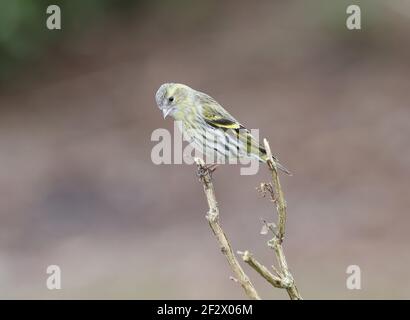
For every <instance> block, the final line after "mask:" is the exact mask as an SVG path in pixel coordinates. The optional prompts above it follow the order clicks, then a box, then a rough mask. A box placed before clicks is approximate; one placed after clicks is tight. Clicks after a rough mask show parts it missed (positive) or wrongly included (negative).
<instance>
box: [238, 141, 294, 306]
mask: <svg viewBox="0 0 410 320" xmlns="http://www.w3.org/2000/svg"><path fill="white" fill-rule="evenodd" d="M263 142H264V145H265V149H266V153H267V156H268V160H267V164H268V167H269V170H270V171H271V174H272V181H273V185H274V188H273V186H272V184H270V183H262V184H261V186H260V188H259V190H260V192H261V193H262V195H263V196H266V194H267V193H269V194H270V197H271V201H272V202H273V203H275V204H276V210H277V212H278V221H277V223H276V225H277V227H273V226H274V224H273V223H267V222H266V221H263V223H264V224H265V228H266V230H270V231H271V232H272V234H273V238H272V239H271V240H269V241H268V246H269V247H270V248H272V249H273V250H274V252H275V256H276V260H277V262H278V265H279V270H277V269H276V268H275V267H274V266H272V268H273V270H274V272H275V273H276V274H277V276H274V275H273V274H271V273H270V272H269V271H268V269H267V268H266V267H265V266H263V265H262V264H260V263H259V262H258V261H256V260H255V259H254V258H253V257H252V255H251V254H250V253H249V252H248V251H245V253H243V254H242V259H243V260H244V261H245V262H246V263H247V264H248V265H249V266H250V267H252V268H253V269H254V270H255V271H256V272H258V273H259V274H260V275H261V276H262V277H264V278H265V279H266V280H267V281H268V282H269V283H270V284H272V285H273V286H274V287H277V288H285V289H286V291H287V292H288V295H289V297H290V298H291V299H292V300H301V299H302V296H301V295H300V293H299V291H298V289H297V287H296V284H295V280H294V278H293V276H292V274H291V272H290V270H289V267H288V264H287V261H286V257H285V253H284V251H283V246H282V243H283V240H284V237H285V226H286V201H285V197H284V195H283V191H282V188H281V185H280V181H279V175H278V170H277V166H276V162H275V160H274V159H275V158H274V157H273V156H272V152H271V150H270V146H269V142H268V141H267V140H266V139H264V141H263Z"/></svg>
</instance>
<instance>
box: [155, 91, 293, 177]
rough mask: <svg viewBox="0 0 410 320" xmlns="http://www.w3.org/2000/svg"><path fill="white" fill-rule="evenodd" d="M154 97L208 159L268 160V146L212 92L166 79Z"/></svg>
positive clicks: (222, 160) (219, 161)
mask: <svg viewBox="0 0 410 320" xmlns="http://www.w3.org/2000/svg"><path fill="white" fill-rule="evenodd" d="M155 100H156V102H157V105H158V108H159V109H160V110H162V113H163V115H164V119H165V118H166V117H167V116H168V115H169V116H172V117H173V118H174V119H175V120H176V121H177V122H178V124H179V126H180V129H181V131H182V132H183V134H184V136H185V138H187V139H188V141H190V143H191V144H192V146H193V147H194V148H195V149H197V150H199V151H200V152H201V153H202V154H204V155H206V156H207V160H209V159H212V161H213V162H214V163H221V162H222V163H225V161H231V160H232V159H240V158H248V159H257V160H259V161H261V162H265V163H266V160H267V155H266V150H265V148H264V147H263V146H262V145H260V144H259V143H258V141H257V140H256V139H255V138H254V137H253V136H252V135H251V133H250V132H249V130H248V129H246V128H245V127H244V126H243V125H241V124H240V123H239V122H238V121H237V120H236V119H235V118H234V117H232V116H231V115H230V114H229V113H228V112H227V111H226V110H225V109H224V108H223V107H222V106H221V105H220V104H219V103H218V102H217V101H216V100H215V99H213V98H212V97H210V96H209V95H207V94H205V93H202V92H199V91H196V90H194V89H192V88H190V87H188V86H187V85H184V84H179V83H165V84H163V85H161V86H160V87H159V89H158V91H157V93H156V94H155ZM274 160H275V162H276V165H277V167H278V169H280V170H282V171H283V172H285V173H287V174H290V172H289V170H288V169H286V168H285V167H284V166H282V165H281V164H280V163H278V162H277V159H276V158H274ZM207 162H209V161H207Z"/></svg>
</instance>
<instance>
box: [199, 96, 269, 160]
mask: <svg viewBox="0 0 410 320" xmlns="http://www.w3.org/2000/svg"><path fill="white" fill-rule="evenodd" d="M200 100H201V101H200V103H201V106H202V116H203V118H204V120H205V122H206V123H207V124H208V125H210V126H211V127H213V128H215V129H220V130H223V131H224V132H225V133H226V134H228V135H229V136H231V137H233V138H234V139H236V141H238V142H241V144H242V145H243V147H244V150H243V151H245V152H246V153H248V154H253V155H254V156H256V157H257V158H259V159H261V160H262V161H264V156H265V155H266V151H265V149H264V148H263V147H262V146H261V145H260V144H259V143H258V142H257V141H256V140H255V139H254V137H253V136H252V135H251V133H250V131H249V130H248V129H246V128H245V127H244V126H243V125H242V124H240V123H239V122H238V121H237V120H236V119H235V118H234V117H232V116H231V115H230V114H229V113H228V111H226V110H225V109H224V108H223V107H222V106H221V105H220V104H219V103H218V102H216V101H215V100H214V99H213V98H212V97H210V96H207V95H204V96H202V97H200Z"/></svg>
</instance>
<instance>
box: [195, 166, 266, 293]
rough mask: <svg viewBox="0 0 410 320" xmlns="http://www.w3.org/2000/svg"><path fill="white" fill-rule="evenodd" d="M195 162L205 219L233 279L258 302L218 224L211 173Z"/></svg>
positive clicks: (251, 285)
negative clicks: (203, 195) (202, 190)
mask: <svg viewBox="0 0 410 320" xmlns="http://www.w3.org/2000/svg"><path fill="white" fill-rule="evenodd" d="M195 162H196V164H197V166H198V175H199V177H200V179H201V181H202V184H203V187H204V192H205V195H206V199H207V201H208V206H209V211H208V213H207V215H206V218H207V220H208V222H209V226H210V227H211V229H212V231H213V233H214V235H215V237H216V239H217V241H218V243H219V245H220V247H221V251H222V253H223V254H224V256H225V257H226V259H227V260H228V263H229V265H230V267H231V269H232V272H233V274H234V276H235V279H236V280H237V281H238V282H239V283H240V284H241V286H242V288H243V289H244V290H245V293H246V295H247V296H248V297H249V298H251V299H254V300H260V297H259V294H258V293H257V292H256V290H255V287H254V286H253V284H252V282H251V281H250V280H249V278H248V276H247V275H246V274H245V272H244V271H243V269H242V267H241V265H240V264H239V262H238V260H237V259H236V257H235V254H234V253H233V250H232V247H231V244H230V243H229V241H228V239H227V237H226V235H225V232H224V231H223V229H222V227H221V225H220V223H219V209H218V204H217V202H216V197H215V190H214V186H213V183H212V176H211V172H210V171H209V170H208V169H207V168H206V167H205V165H204V162H203V161H202V160H201V159H199V158H196V159H195Z"/></svg>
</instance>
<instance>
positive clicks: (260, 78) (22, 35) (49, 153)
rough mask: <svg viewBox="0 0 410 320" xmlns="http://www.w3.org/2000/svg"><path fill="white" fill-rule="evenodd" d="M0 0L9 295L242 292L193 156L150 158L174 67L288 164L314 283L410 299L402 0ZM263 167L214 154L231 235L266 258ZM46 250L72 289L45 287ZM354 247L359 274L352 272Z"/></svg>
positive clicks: (409, 13) (296, 253)
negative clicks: (57, 18) (220, 162)
mask: <svg viewBox="0 0 410 320" xmlns="http://www.w3.org/2000/svg"><path fill="white" fill-rule="evenodd" d="M0 3H1V4H0V6H1V10H0V12H2V13H1V14H0V16H1V15H3V17H2V18H1V19H0V21H1V23H0V27H1V28H0V29H1V32H0V66H1V71H0V72H1V79H2V84H1V89H0V112H1V115H0V150H1V153H0V219H1V222H0V297H1V298H11V299H16V298H28V299H32V298H41V299H42V298H46V299H59V298H64V299H67V298H79V299H82V298H97V299H98V298H114V299H116V298H126V299H128V298H130V299H131V298H132V299H150V298H154V299H155V298H162V299H167V298H172V299H174V298H188V299H196V298H204V299H211V298H216V299H223V298H233V299H240V298H245V296H244V294H243V292H242V289H241V288H240V287H239V286H238V285H237V284H235V283H234V282H232V281H230V280H229V276H230V275H231V273H230V269H229V268H228V265H227V263H226V261H225V259H224V257H223V256H222V255H221V253H220V252H219V249H218V245H217V243H216V241H215V239H214V238H213V236H212V234H211V231H210V230H209V227H208V225H207V222H206V220H205V213H206V210H207V205H206V200H205V198H204V195H203V192H202V187H201V184H200V183H199V182H198V179H197V178H196V176H195V173H196V169H195V167H194V166H188V165H162V166H156V165H154V164H153V163H152V161H151V149H152V147H153V146H154V145H155V142H151V140H150V137H151V133H152V131H153V130H155V129H157V128H161V127H163V128H167V129H169V130H172V128H173V124H172V121H171V120H166V121H164V120H163V119H162V115H161V113H160V111H159V110H158V109H157V108H156V106H155V102H154V93H155V91H156V90H157V88H158V87H159V85H160V84H162V83H164V82H170V81H172V82H182V83H185V84H188V85H190V86H192V87H193V88H196V89H199V90H201V91H204V92H207V93H209V94H211V95H212V96H213V97H214V98H216V99H217V100H218V101H219V102H220V103H221V104H223V105H224V106H225V107H226V108H227V109H228V110H229V111H231V113H232V114H233V115H235V116H236V117H237V118H238V119H239V120H240V121H241V122H242V123H243V124H245V125H246V126H248V127H250V128H259V129H260V130H261V135H262V136H264V137H267V138H268V139H269V140H270V142H271V146H272V149H273V150H274V151H275V153H276V154H277V155H278V156H279V158H280V159H281V162H282V163H284V164H285V165H286V166H287V167H288V168H289V169H291V171H293V173H294V175H293V176H292V177H286V176H284V177H283V178H282V183H283V186H284V191H285V195H286V198H287V201H288V210H289V212H288V224H287V239H286V242H285V250H286V254H287V259H288V262H289V264H290V267H291V270H292V271H293V274H294V276H295V278H296V281H297V284H298V287H299V289H300V291H301V293H302V295H303V296H304V298H310V299H315V298H325V299H342V298H351V299H364V298H370V299H374V298H376V299H377V298H400V299H404V298H406V299H408V298H410V268H409V267H410V250H409V241H410V233H409V227H410V225H409V223H410V215H409V207H410V197H409V179H410V170H409V163H410V145H409V137H410V107H409V105H408V104H409V98H410V82H409V74H410V62H409V56H410V43H409V41H408V40H409V23H410V3H409V2H408V1H405V0H403V1H399V0H392V1H388V2H387V1H326V0H321V1H309V2H308V1H286V2H284V1H258V2H257V3H256V2H250V1H246V2H245V1H243V2H242V1H224V2H222V1H216V0H215V1H200V2H199V1H187V0H185V1H183V0H179V1H172V2H171V1H145V2H144V1H140V2H132V1H123V2H121V3H118V2H117V3H114V1H109V0H105V1H100V2H98V1H91V0H87V1H54V2H53V1H13V0H1V1H0ZM51 3H56V4H59V5H60V7H61V10H62V30H60V31H49V30H48V29H46V27H45V20H46V14H45V10H46V7H47V5H48V4H51ZM349 4H359V5H360V6H361V11H362V30H360V31H349V30H347V29H346V26H345V22H346V18H347V14H346V7H347V6H348V5H349ZM268 177H269V176H268V172H267V171H266V169H264V168H262V170H260V172H259V174H258V175H256V176H241V175H240V174H239V167H237V166H223V167H220V168H218V170H217V172H216V173H215V186H216V191H217V197H218V200H219V204H220V209H221V217H222V224H223V226H224V228H225V231H226V232H227V234H228V237H229V238H230V240H231V241H232V244H233V246H234V249H235V250H244V249H249V250H251V251H253V252H254V254H255V255H256V256H257V257H258V258H259V259H260V260H261V261H262V262H264V263H265V264H266V265H268V266H269V265H270V264H272V263H273V253H272V252H271V251H270V250H269V249H268V248H267V247H266V245H265V242H266V240H267V238H266V237H265V236H261V235H260V234H259V231H260V228H261V223H260V218H261V217H263V218H266V219H271V220H272V219H273V215H272V214H273V213H272V210H271V206H270V204H269V202H268V201H267V200H264V199H261V198H260V196H259V195H258V194H257V192H256V191H255V187H256V186H257V185H258V184H259V183H260V182H261V181H265V180H267V179H268ZM51 264H57V265H59V266H60V267H61V270H62V290H59V291H56V290H55V291H50V290H48V289H47V288H46V285H45V283H46V279H47V276H48V275H47V274H46V267H47V266H48V265H51ZM352 264H354V265H359V266H360V268H361V272H362V289H361V290H354V291H351V290H348V289H347V288H346V278H347V276H348V275H347V274H346V268H347V267H348V266H349V265H352ZM244 268H245V271H247V273H248V275H249V276H250V277H251V279H252V280H253V282H254V284H255V286H256V287H257V289H258V291H259V292H260V294H261V295H262V297H263V298H268V299H287V295H286V292H285V291H283V290H278V289H273V288H272V287H270V286H269V285H268V284H267V283H265V282H264V281H262V280H261V279H260V278H259V277H258V276H257V275H256V274H255V273H254V272H253V270H250V269H249V268H248V266H246V265H245V266H244Z"/></svg>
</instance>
